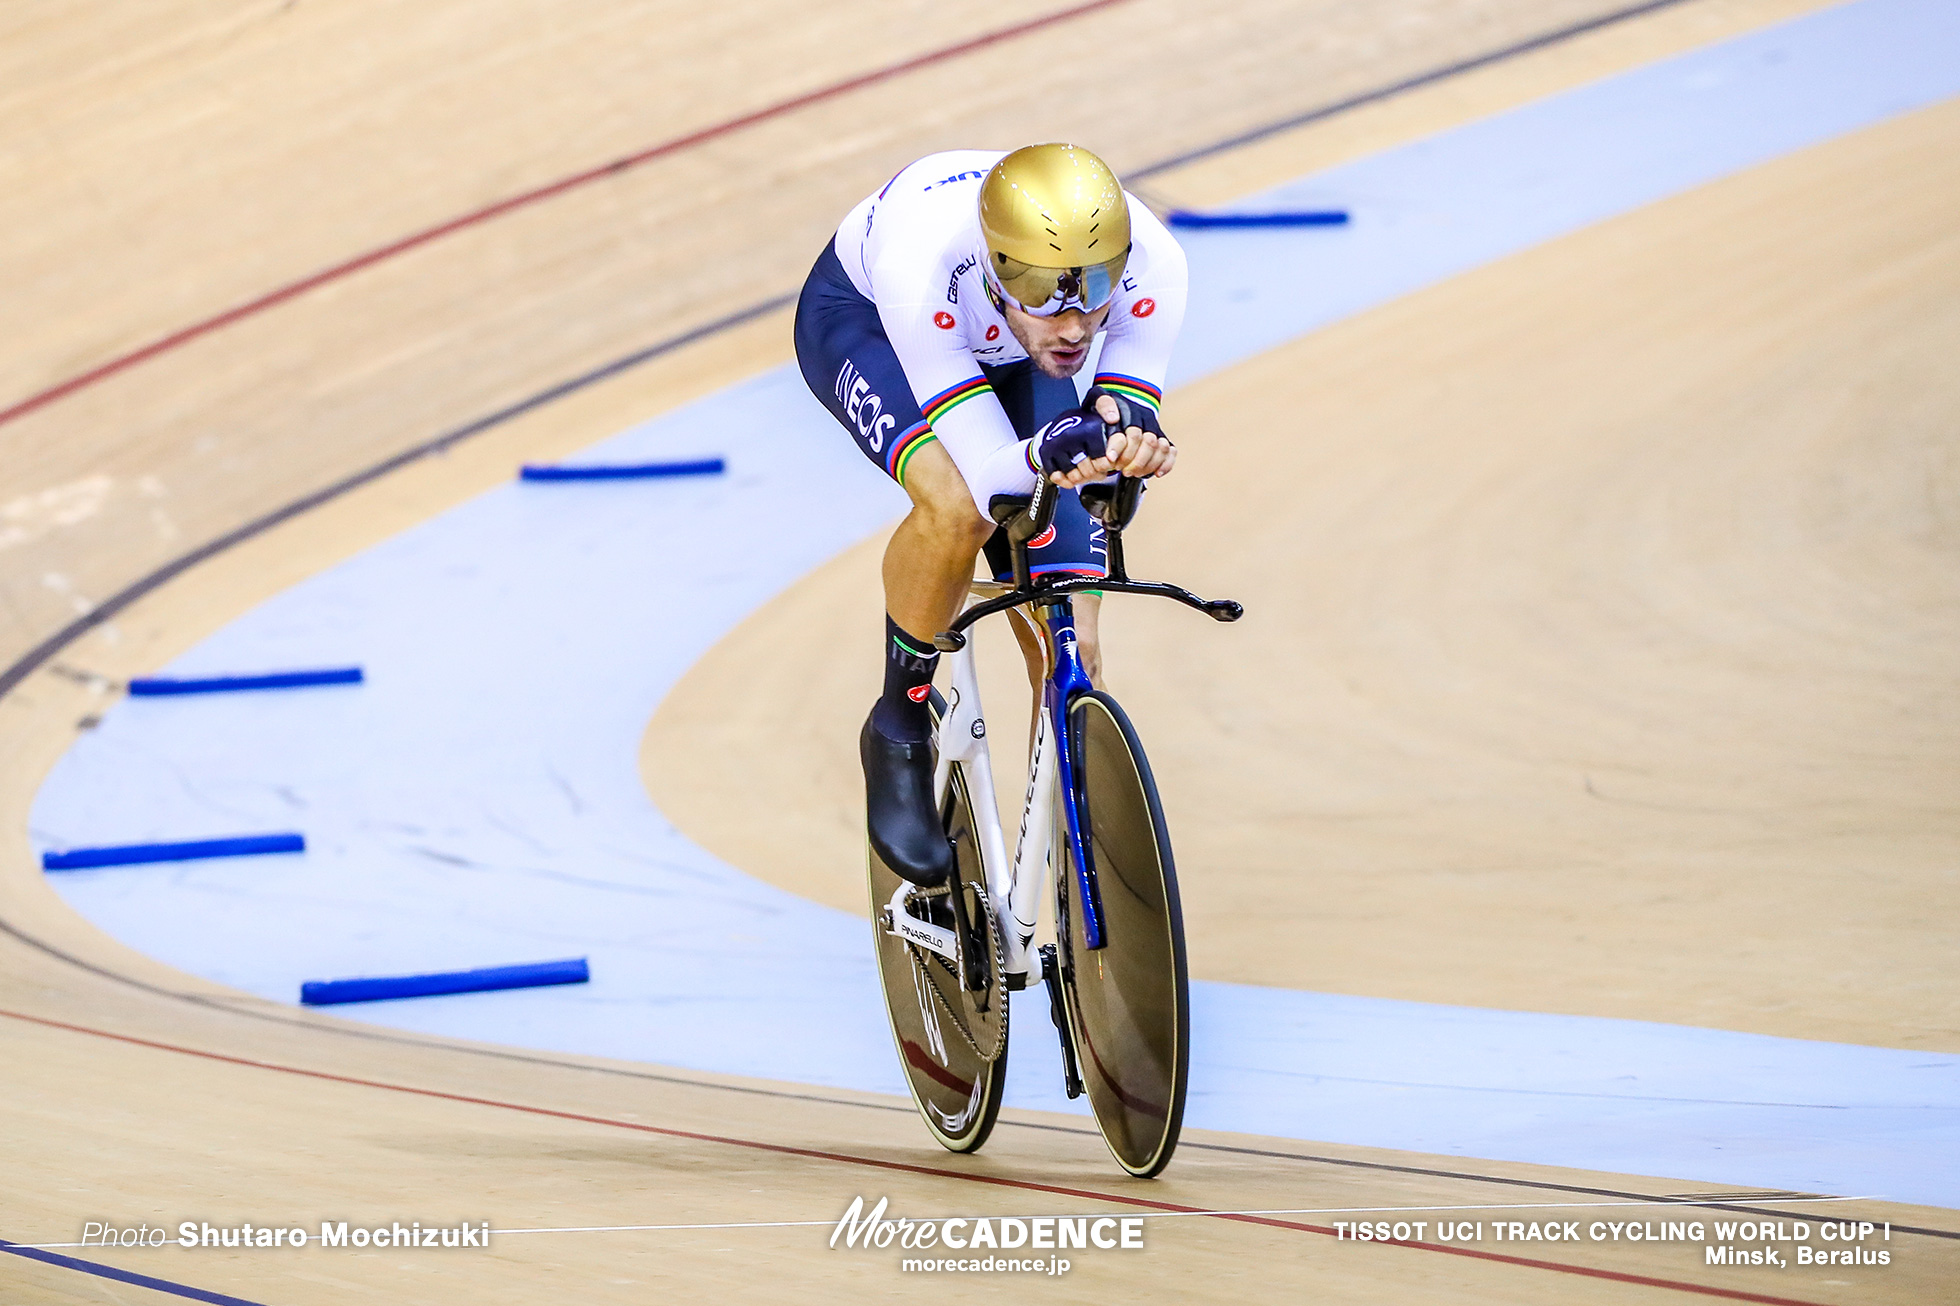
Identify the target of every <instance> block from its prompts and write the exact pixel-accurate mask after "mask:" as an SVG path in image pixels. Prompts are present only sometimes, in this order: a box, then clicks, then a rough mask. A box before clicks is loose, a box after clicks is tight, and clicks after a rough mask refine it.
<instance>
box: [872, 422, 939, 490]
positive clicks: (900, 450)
mask: <svg viewBox="0 0 1960 1306" xmlns="http://www.w3.org/2000/svg"><path fill="white" fill-rule="evenodd" d="M938 438H939V437H938V436H936V435H934V434H933V433H932V423H930V422H914V423H913V424H912V425H910V426H908V427H906V428H905V429H904V430H903V431H901V432H899V435H898V438H897V439H895V440H893V441H892V443H891V448H890V449H889V450H887V451H886V453H885V470H886V471H887V472H889V473H890V474H891V478H892V479H893V480H894V481H897V482H898V483H899V484H900V485H903V484H905V469H906V468H907V467H909V466H910V465H911V463H912V456H913V455H914V454H916V453H918V452H919V450H921V449H923V448H925V447H926V446H927V445H928V444H931V443H932V442H933V441H934V440H936V439H938Z"/></svg>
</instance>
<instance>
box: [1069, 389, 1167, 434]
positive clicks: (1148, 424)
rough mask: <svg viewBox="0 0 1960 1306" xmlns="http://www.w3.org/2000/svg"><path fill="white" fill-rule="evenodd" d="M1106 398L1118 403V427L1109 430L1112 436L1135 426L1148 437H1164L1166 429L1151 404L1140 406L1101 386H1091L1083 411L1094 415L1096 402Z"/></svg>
mask: <svg viewBox="0 0 1960 1306" xmlns="http://www.w3.org/2000/svg"><path fill="white" fill-rule="evenodd" d="M1104 396H1108V397H1109V398H1111V399H1114V400H1115V401H1116V425H1115V426H1112V427H1110V428H1109V429H1110V432H1111V433H1112V434H1114V433H1115V432H1117V431H1120V430H1125V429H1127V428H1129V427H1132V426H1134V427H1137V428H1139V429H1141V430H1142V431H1143V432H1144V434H1146V435H1164V428H1163V427H1162V426H1161V425H1159V424H1158V421H1157V410H1156V409H1154V408H1152V407H1151V406H1150V405H1149V404H1139V403H1135V402H1133V401H1131V400H1128V399H1125V398H1124V397H1123V396H1122V395H1119V394H1117V393H1116V392H1115V391H1113V390H1105V389H1103V388H1102V387H1101V386H1099V385H1092V386H1090V387H1089V393H1088V394H1086V395H1084V396H1083V397H1082V409H1081V411H1083V412H1085V413H1094V412H1095V411H1096V400H1098V399H1101V398H1103V397H1104ZM1164 438H1165V439H1166V440H1168V439H1169V438H1170V437H1169V436H1164Z"/></svg>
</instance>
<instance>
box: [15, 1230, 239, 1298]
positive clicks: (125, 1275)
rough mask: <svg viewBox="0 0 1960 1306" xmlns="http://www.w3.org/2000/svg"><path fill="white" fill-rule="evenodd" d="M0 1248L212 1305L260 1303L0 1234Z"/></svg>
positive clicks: (56, 1264)
mask: <svg viewBox="0 0 1960 1306" xmlns="http://www.w3.org/2000/svg"><path fill="white" fill-rule="evenodd" d="M0 1252H6V1253H8V1254H10V1255H13V1256H20V1257H25V1258H26V1259H27V1260H30V1261H41V1262H44V1263H45V1264H48V1265H53V1266H57V1267H59V1268H60V1269H64V1270H80V1271H81V1272H82V1273H83V1274H93V1275H94V1276H95V1277H96V1278H98V1279H115V1280H117V1281H118V1282H120V1283H133V1284H135V1285H136V1286H137V1287H139V1288H149V1289H151V1290H152V1291H155V1292H167V1293H169V1294H170V1295H171V1296H173V1297H188V1298H190V1299H191V1300H192V1301H205V1302H210V1303H212V1306H261V1304H260V1303H259V1302H254V1301H246V1300H245V1299H244V1298H243V1297H229V1296H226V1295H225V1294H224V1293H222V1292H212V1291H210V1290H209V1289H207V1288H193V1287H191V1286H190V1285H189V1284H184V1283H173V1282H171V1281H170V1280H169V1279H159V1278H156V1277H154V1276H152V1275H148V1274H137V1273H136V1272H135V1271H133V1270H119V1269H117V1268H116V1267H115V1266H113V1265H103V1264H101V1263H99V1262H97V1261H85V1260H83V1259H82V1258H81V1257H79V1256H62V1255H60V1254H59V1253H57V1252H50V1251H43V1250H42V1249H41V1248H39V1247H23V1246H21V1245H20V1244H19V1243H10V1242H8V1241H7V1240H6V1239H4V1238H0Z"/></svg>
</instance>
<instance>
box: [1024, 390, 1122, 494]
mask: <svg viewBox="0 0 1960 1306" xmlns="http://www.w3.org/2000/svg"><path fill="white" fill-rule="evenodd" d="M1109 443H1110V437H1109V425H1108V424H1107V423H1106V422H1104V420H1103V419H1102V418H1101V417H1099V416H1097V415H1096V414H1095V413H1093V412H1090V411H1089V410H1088V409H1085V408H1071V409H1070V410H1069V411H1068V412H1066V413H1063V414H1062V415H1061V416H1060V417H1057V418H1056V419H1055V420H1054V421H1052V422H1050V423H1048V425H1046V426H1044V427H1042V428H1041V429H1040V430H1039V431H1036V432H1035V434H1034V447H1035V456H1036V457H1037V458H1039V459H1040V460H1041V470H1042V472H1043V473H1044V474H1046V475H1047V477H1048V479H1049V480H1051V481H1053V482H1054V483H1055V484H1057V485H1061V486H1075V485H1086V484H1088V483H1089V482H1090V481H1100V480H1103V479H1104V478H1106V477H1107V476H1109V474H1110V473H1112V472H1114V471H1115V470H1116V464H1115V463H1113V462H1111V461H1110V460H1109V457H1108V450H1109Z"/></svg>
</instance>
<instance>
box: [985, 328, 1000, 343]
mask: <svg viewBox="0 0 1960 1306" xmlns="http://www.w3.org/2000/svg"><path fill="white" fill-rule="evenodd" d="M987 339H989V340H998V339H1000V328H999V327H997V326H990V327H988V328H987Z"/></svg>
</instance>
